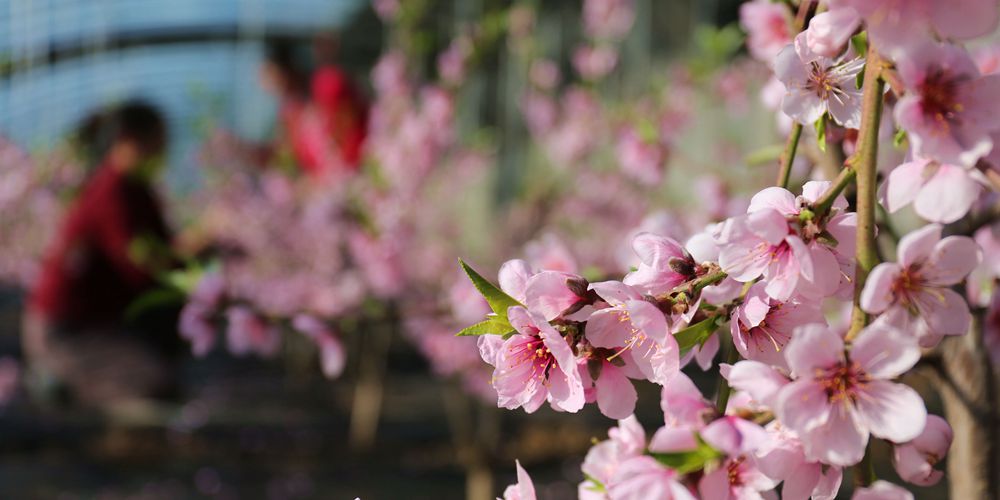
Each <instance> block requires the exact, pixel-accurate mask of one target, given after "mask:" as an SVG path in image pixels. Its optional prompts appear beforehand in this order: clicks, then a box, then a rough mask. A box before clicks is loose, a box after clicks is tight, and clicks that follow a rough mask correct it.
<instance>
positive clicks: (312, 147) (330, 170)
mask: <svg viewBox="0 0 1000 500" xmlns="http://www.w3.org/2000/svg"><path fill="white" fill-rule="evenodd" d="M297 49H298V46H297V44H296V42H295V41H293V40H289V39H274V40H272V41H271V42H269V44H268V46H267V57H266V60H265V62H264V64H263V66H262V67H261V72H260V78H261V84H262V86H263V87H264V89H265V90H267V91H268V92H270V93H271V94H273V95H274V96H275V97H276V98H277V99H278V102H279V105H278V106H279V108H278V124H279V131H278V137H277V141H276V147H274V148H271V149H272V150H271V151H270V152H269V153H268V154H266V155H264V161H265V162H266V161H268V160H271V159H273V158H274V157H275V155H276V151H275V150H280V149H281V148H286V150H287V151H288V152H289V153H290V154H291V157H292V158H293V159H294V161H295V164H296V165H297V166H298V168H300V169H301V170H302V171H303V173H305V174H308V175H309V176H310V177H312V178H325V177H329V176H337V175H342V174H345V173H348V172H351V171H354V170H356V169H357V167H358V165H359V163H360V160H361V150H362V145H363V143H364V138H365V132H366V128H367V105H366V104H365V101H364V99H363V98H362V97H361V93H360V92H359V91H358V90H357V88H356V87H355V86H354V84H353V82H351V79H350V77H349V76H348V75H347V74H346V73H345V72H344V71H343V70H341V69H340V67H339V66H337V65H336V63H335V59H336V53H337V41H336V38H335V37H333V36H321V37H318V38H317V40H316V43H315V46H314V49H315V58H316V60H317V62H318V64H319V66H318V68H317V70H316V71H315V72H314V73H313V74H312V75H311V76H310V75H309V74H308V72H307V71H305V70H304V69H303V66H304V64H302V63H301V61H300V59H301V58H300V57H298V56H299V54H298V52H297Z"/></svg>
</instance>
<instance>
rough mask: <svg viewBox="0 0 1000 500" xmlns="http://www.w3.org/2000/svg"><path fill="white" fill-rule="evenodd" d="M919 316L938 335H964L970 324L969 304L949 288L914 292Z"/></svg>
mask: <svg viewBox="0 0 1000 500" xmlns="http://www.w3.org/2000/svg"><path fill="white" fill-rule="evenodd" d="M915 302H916V305H917V309H918V310H919V311H920V317H921V318H923V320H924V321H926V322H927V326H928V328H929V329H930V331H931V332H933V333H935V334H938V335H964V334H965V333H967V332H968V331H969V326H970V325H971V324H972V314H971V313H969V304H968V303H966V302H965V299H963V298H962V296H961V295H959V294H958V293H956V292H955V291H954V290H951V289H950V288H928V289H925V290H924V291H921V292H918V293H917V294H916V298H915Z"/></svg>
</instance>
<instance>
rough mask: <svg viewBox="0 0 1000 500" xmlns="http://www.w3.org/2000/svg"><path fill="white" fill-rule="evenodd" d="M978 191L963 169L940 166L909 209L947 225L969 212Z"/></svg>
mask: <svg viewBox="0 0 1000 500" xmlns="http://www.w3.org/2000/svg"><path fill="white" fill-rule="evenodd" d="M982 190H983V188H982V186H980V185H979V183H977V182H976V181H975V180H973V179H972V177H971V176H970V175H969V172H967V171H966V170H965V169H964V168H962V167H956V166H953V165H940V166H939V167H938V170H937V173H935V174H934V176H933V177H931V178H930V179H929V180H927V182H926V183H925V184H924V185H923V187H922V188H921V189H920V191H919V192H918V193H917V197H916V200H914V202H913V208H914V210H916V212H917V215H919V216H921V217H923V218H924V219H927V220H929V221H931V222H941V223H944V224H949V223H952V222H955V221H957V220H958V219H961V218H962V217H964V216H965V214H967V213H969V209H970V208H972V204H973V203H975V202H976V199H977V198H979V194H980V193H981V192H982Z"/></svg>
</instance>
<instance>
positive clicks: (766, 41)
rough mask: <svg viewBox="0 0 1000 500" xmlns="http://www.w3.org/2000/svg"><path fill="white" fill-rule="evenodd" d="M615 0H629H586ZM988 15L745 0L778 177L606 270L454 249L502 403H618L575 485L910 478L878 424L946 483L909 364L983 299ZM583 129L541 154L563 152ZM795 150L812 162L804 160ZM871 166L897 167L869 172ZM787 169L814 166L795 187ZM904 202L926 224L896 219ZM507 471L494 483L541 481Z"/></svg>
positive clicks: (815, 485) (596, 491)
mask: <svg viewBox="0 0 1000 500" xmlns="http://www.w3.org/2000/svg"><path fill="white" fill-rule="evenodd" d="M620 8H631V3H630V2H622V1H612V0H588V1H587V2H585V8H584V11H585V13H589V12H610V11H612V10H613V9H620ZM793 8H794V9H795V11H793ZM626 18H628V16H622V15H620V14H617V15H606V16H605V18H604V21H605V22H607V23H609V24H614V25H617V23H618V22H619V20H621V19H626ZM587 22H588V24H587V32H588V33H591V32H595V31H596V32H600V30H595V29H594V28H593V27H592V26H591V25H590V24H589V23H590V22H592V21H591V20H590V19H589V18H588V20H587ZM998 22H1000V5H998V3H997V2H996V1H993V0H963V1H961V2H952V1H946V0H921V1H917V2H909V1H907V2H901V1H895V0H884V1H881V0H880V1H871V0H865V1H853V0H836V1H835V0H820V1H814V0H801V1H800V2H770V1H768V0H753V1H751V2H748V3H746V4H744V5H743V6H742V9H741V24H742V26H743V27H744V29H745V30H746V31H747V34H748V38H747V46H748V48H749V52H750V54H751V55H752V56H753V57H754V58H757V59H759V60H760V61H761V62H762V63H764V64H765V65H767V67H768V68H770V71H771V72H772V74H773V80H772V83H770V84H768V85H767V86H766V87H765V89H764V95H763V96H762V97H764V100H765V102H766V103H769V104H770V105H772V106H773V107H774V108H775V109H776V110H780V111H781V116H783V118H781V119H779V121H778V122H779V125H780V126H781V127H783V129H784V130H786V131H788V133H789V139H788V142H787V144H786V146H785V148H784V152H783V154H782V157H781V159H780V170H781V172H780V174H779V180H778V183H777V184H778V185H777V186H774V187H768V188H765V189H763V190H761V191H759V192H757V193H756V194H755V195H753V197H752V198H751V200H750V202H749V206H748V207H747V209H746V212H745V213H740V214H731V213H726V214H724V220H721V221H719V222H713V223H711V224H709V225H707V226H705V227H703V229H701V230H695V231H690V230H689V229H688V228H684V227H683V226H681V227H673V228H668V229H666V230H663V231H653V232H640V233H639V234H638V235H635V236H634V237H632V238H631V245H632V249H633V250H634V252H635V255H636V257H637V264H636V265H635V266H633V267H632V269H631V270H630V272H628V273H627V274H624V275H619V276H620V278H619V279H614V280H607V279H606V277H605V279H602V280H588V279H586V278H585V277H584V276H582V275H581V274H579V273H578V272H576V271H573V270H566V269H556V268H546V267H545V266H539V265H538V264H536V263H530V262H528V261H525V260H520V259H515V260H509V261H507V262H506V263H504V264H503V265H502V266H500V268H499V272H498V276H497V281H496V283H497V284H494V283H493V282H492V281H491V280H488V279H487V278H484V277H483V276H482V275H480V274H479V273H478V272H477V271H476V270H474V269H473V268H472V267H470V266H468V265H467V264H465V263H463V264H462V266H463V268H464V269H465V271H466V273H467V274H468V276H469V278H470V280H471V282H472V283H473V284H474V285H475V287H476V288H477V289H478V290H479V292H480V293H481V294H482V295H483V297H484V298H485V299H486V301H487V302H488V304H489V306H490V312H489V313H488V314H487V315H486V316H485V319H483V320H481V321H480V322H478V323H476V324H474V325H472V326H469V327H467V328H465V329H464V330H462V331H461V332H460V333H459V334H458V335H459V336H460V337H464V336H476V337H477V345H478V347H479V350H480V355H481V357H482V359H483V360H484V361H485V362H486V363H487V364H489V365H491V366H492V367H493V370H494V371H493V377H492V385H493V387H494V389H495V390H496V392H497V404H498V406H499V407H502V408H507V409H512V410H513V409H519V408H521V409H524V410H525V411H526V412H528V413H532V412H535V411H537V410H538V409H539V408H541V407H542V406H544V405H548V406H549V407H551V408H552V409H553V410H555V411H559V412H569V413H575V412H578V411H580V410H582V409H583V408H584V407H585V406H587V405H588V404H596V406H597V408H598V409H599V410H600V411H601V413H603V414H604V415H606V416H607V417H609V418H612V419H616V420H618V425H617V427H614V428H612V429H611V430H610V431H609V439H608V440H606V441H601V442H599V443H597V444H595V445H594V446H593V447H592V448H591V450H590V452H589V453H588V454H587V458H586V459H585V461H584V463H583V474H584V477H585V480H584V482H583V483H581V484H580V487H579V495H580V498H588V499H590V498H592V499H599V498H609V499H638V498H663V499H669V498H696V497H697V498H707V499H716V498H775V497H777V493H776V492H778V491H780V493H781V496H782V497H783V498H803V499H804V498H815V499H821V498H828V499H832V498H834V497H836V496H837V494H838V492H839V491H840V489H841V485H842V482H843V478H844V475H845V471H846V469H848V468H853V469H854V470H853V476H854V483H855V489H854V498H863V499H876V498H878V499H889V498H912V495H911V494H910V493H909V492H907V491H906V490H905V489H902V488H901V487H899V486H897V485H894V484H892V483H890V482H887V481H884V480H878V479H877V478H875V477H874V472H873V469H872V466H871V442H872V441H873V440H881V441H884V442H886V443H888V444H889V445H890V446H892V448H893V451H894V459H893V465H894V466H895V469H896V472H897V474H898V476H899V478H900V479H902V480H903V481H906V482H909V483H912V484H915V485H920V486H927V485H932V484H935V483H937V482H938V481H939V480H940V479H941V477H942V472H941V471H940V470H938V469H937V468H936V467H935V465H936V464H938V462H939V461H941V460H942V459H943V458H944V456H945V454H946V453H947V451H948V448H949V447H950V445H951V441H952V430H951V428H950V427H949V425H948V423H947V422H946V421H945V420H944V419H942V418H941V417H938V416H936V415H929V414H928V412H927V409H926V406H925V403H924V401H923V399H922V398H921V396H920V395H919V394H918V393H917V392H916V391H915V390H914V389H912V388H910V387H909V386H908V385H906V384H904V383H902V382H901V381H900V377H901V376H903V375H904V374H906V373H907V372H909V371H910V370H911V369H913V368H914V366H915V365H916V364H917V363H918V361H919V360H920V359H921V357H922V356H923V355H924V354H927V353H933V352H934V350H935V349H937V348H938V347H939V345H940V344H941V343H942V342H943V341H945V340H944V339H945V338H946V337H948V336H958V335H966V334H967V333H968V332H969V331H970V329H971V328H973V326H974V325H973V314H972V312H970V305H971V307H972V308H977V307H982V306H985V305H988V304H989V297H991V296H993V289H994V287H995V283H996V279H997V277H998V274H997V272H996V269H997V266H996V263H995V262H992V261H993V260H995V259H992V258H991V257H990V255H989V254H988V253H987V254H986V256H985V258H984V252H983V249H984V248H987V249H990V248H994V247H993V245H995V244H996V243H995V241H996V240H995V236H994V235H993V233H992V232H991V228H990V227H989V224H990V223H991V222H993V220H994V219H995V208H994V207H993V205H994V203H995V199H996V196H995V195H994V194H993V191H995V190H996V189H997V184H996V180H995V179H996V178H997V169H1000V164H996V163H994V159H993V157H994V154H993V153H994V149H995V148H994V140H995V138H996V137H997V135H996V134H997V131H998V130H1000V123H998V122H997V121H996V120H997V117H998V116H1000V112H998V111H1000V109H996V108H997V107H998V106H1000V100H998V99H997V97H1000V86H998V85H1000V80H997V76H995V75H994V74H993V71H995V70H996V66H995V64H993V65H991V64H990V61H991V59H990V58H989V57H987V56H984V55H981V54H988V52H987V51H983V52H982V53H981V54H977V53H975V52H970V50H969V49H967V48H966V47H965V46H964V45H963V43H965V42H966V41H969V40H971V39H974V38H977V37H981V36H983V35H986V34H988V33H991V32H992V31H994V30H995V29H996V27H997V25H998ZM977 59H978V61H977ZM578 66H579V64H578ZM579 69H580V68H578V70H579ZM539 71H540V72H541V70H539ZM580 72H581V75H583V76H584V77H585V78H586V77H587V72H585V71H580ZM538 106H546V104H545V101H544V100H539V99H538V98H537V97H536V98H534V100H532V101H527V106H526V107H527V108H529V109H528V110H526V113H527V114H526V116H528V117H529V125H531V124H534V125H532V126H531V128H532V129H533V132H534V130H535V129H537V130H540V131H542V132H543V133H544V132H546V128H545V125H546V124H549V123H555V121H554V120H551V119H550V118H547V115H545V114H540V113H541V112H540V111H539V109H537V108H538ZM548 107H550V108H552V105H551V104H549V105H548ZM542 109H546V108H544V107H543V108H542ZM551 113H552V116H554V115H555V111H552V112H551ZM587 114H588V115H591V116H592V115H593V113H589V112H588V113H587ZM570 122H571V123H575V122H576V120H570ZM549 133H551V132H549ZM628 135H629V133H628V132H626V134H625V137H627V136H628ZM634 135H635V134H634V133H632V136H633V137H634ZM654 135H655V134H654ZM594 143H595V141H591V140H585V141H580V142H579V143H569V144H570V146H573V147H562V148H560V149H556V150H555V151H556V152H557V153H559V154H556V155H554V156H553V158H554V160H556V161H557V162H558V163H565V164H573V163H574V162H577V161H579V160H580V158H582V157H585V155H584V156H581V148H585V147H591V146H592V145H593V144H594ZM800 143H801V144H800ZM556 144H558V145H561V146H562V145H564V143H559V142H557V143H556ZM880 147H881V149H882V150H881V151H880ZM806 148H810V149H809V150H808V152H809V153H810V155H809V156H808V159H809V162H808V163H812V165H813V166H814V167H815V168H814V169H813V170H812V171H811V172H803V171H802V170H803V169H802V168H797V167H802V163H803V161H802V158H801V157H799V158H796V153H797V151H799V150H800V149H801V150H805V149H806ZM570 153H572V154H570ZM650 154H651V153H649V152H645V151H643V152H637V151H633V152H631V153H630V154H626V155H622V156H620V157H619V158H618V160H619V162H620V165H621V167H622V169H623V170H622V174H623V175H630V173H631V174H635V173H636V172H646V173H643V174H640V175H639V176H638V177H636V178H637V179H638V180H639V181H640V182H646V183H656V182H659V178H658V177H657V176H651V175H649V174H648V172H647V171H645V170H643V169H641V168H634V167H635V165H634V161H633V160H635V159H636V158H639V157H642V156H648V155H650ZM803 156H804V155H803ZM796 160H798V163H796ZM824 164H825V165H826V166H827V171H825V172H824V171H823V166H824ZM830 165H832V167H833V168H832V169H831V168H829V166H830ZM882 166H884V167H895V168H885V171H884V174H885V175H884V176H882V182H881V185H879V184H878V183H879V177H880V171H879V169H880V167H882ZM793 177H806V179H803V180H805V181H806V182H804V183H803V184H802V185H801V186H802V187H801V191H799V190H795V191H794V192H793V190H792V189H791V188H790V186H792V178H793ZM810 179H812V180H810ZM908 205H912V206H913V212H914V214H915V215H916V216H918V217H919V218H920V219H922V220H923V221H924V223H923V224H921V223H915V222H916V221H911V222H909V223H907V226H908V227H911V228H912V230H911V231H909V232H906V233H902V234H901V233H899V232H898V228H897V227H896V226H895V223H896V222H897V221H898V220H899V219H900V218H901V215H902V214H900V211H901V210H902V209H903V208H904V207H906V206H908ZM693 217H694V216H693ZM911 219H913V218H912V217H911ZM978 220H983V221H984V222H976V221H978ZM966 222H968V224H965V223H966ZM974 233H975V239H974V238H973V237H972V236H973V234H974ZM682 241H685V242H684V243H682ZM610 245H614V242H613V241H612V242H610ZM610 245H607V246H610ZM892 248H895V254H896V258H895V259H894V261H893V259H892V258H891V257H890V251H891V249H892ZM970 276H971V279H969V280H968V282H967V283H968V285H967V286H966V287H965V290H964V292H965V293H962V292H963V290H962V288H961V287H960V285H962V283H963V282H966V280H967V279H968V278H970ZM991 314H992V313H991ZM726 323H728V328H725V327H724V325H726ZM990 323H992V322H990ZM986 330H987V335H986V340H985V342H986V344H987V346H992V348H993V349H994V350H995V349H996V345H997V344H998V342H997V340H996V335H997V334H996V333H990V332H995V330H996V328H995V327H991V326H987V328H986ZM991 336H992V337H991ZM991 339H992V340H991ZM720 354H721V358H722V359H721V360H720V361H719V362H718V363H717V365H718V368H717V373H718V374H719V377H720V384H719V387H718V389H717V391H716V393H715V394H714V401H711V400H709V399H707V398H706V397H705V396H703V394H702V392H701V391H700V390H699V389H698V388H697V387H696V386H695V385H694V384H693V383H692V381H691V379H689V378H688V376H687V375H686V374H685V373H684V372H683V371H682V369H684V367H685V366H686V365H688V364H691V361H693V360H694V361H696V362H697V364H698V365H699V366H700V367H701V368H702V369H703V370H710V369H712V367H713V365H715V364H716V361H715V358H716V356H717V355H720ZM713 370H714V369H713ZM639 381H645V382H648V383H653V384H657V385H659V386H661V387H662V389H661V401H660V403H661V408H662V410H663V415H664V419H663V422H662V424H660V425H659V426H658V428H657V429H656V430H655V432H653V433H652V434H651V435H650V436H648V437H647V433H646V431H645V430H644V429H643V428H642V426H641V425H640V424H639V423H638V421H637V420H636V418H635V417H634V416H633V412H634V410H635V406H636V402H637V398H638V393H637V391H636V389H635V387H634V384H635V383H642V382H639ZM517 470H518V483H517V484H515V485H512V486H511V487H510V488H508V489H507V490H506V492H505V494H504V497H505V498H506V499H529V498H534V497H535V490H534V486H533V485H532V482H531V479H530V477H529V476H528V474H527V473H526V472H525V471H524V469H523V468H522V467H521V465H520V463H518V464H517Z"/></svg>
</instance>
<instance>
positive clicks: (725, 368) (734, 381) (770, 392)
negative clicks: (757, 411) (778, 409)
mask: <svg viewBox="0 0 1000 500" xmlns="http://www.w3.org/2000/svg"><path fill="white" fill-rule="evenodd" d="M719 371H720V373H721V374H722V376H723V377H725V378H726V380H728V381H729V385H730V386H731V387H732V388H733V389H736V390H740V391H746V392H747V393H748V394H749V395H750V397H751V401H752V402H753V403H756V404H757V405H759V406H760V407H762V408H765V409H772V410H773V409H774V408H775V406H776V405H777V399H776V398H777V396H778V391H779V390H781V388H782V387H784V386H786V385H788V382H789V380H788V378H787V377H786V376H785V375H782V374H781V373H779V372H778V371H777V370H775V369H774V368H773V367H771V366H769V365H766V364H764V363H762V362H760V361H740V362H738V363H736V364H734V365H728V364H721V365H719Z"/></svg>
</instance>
